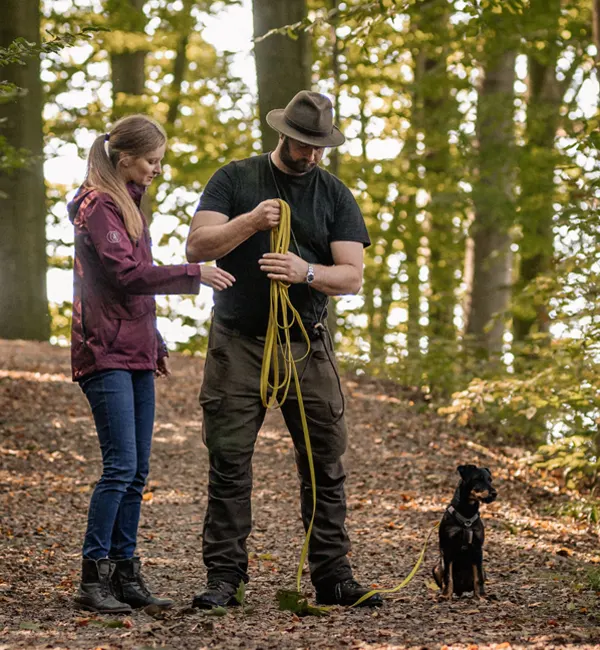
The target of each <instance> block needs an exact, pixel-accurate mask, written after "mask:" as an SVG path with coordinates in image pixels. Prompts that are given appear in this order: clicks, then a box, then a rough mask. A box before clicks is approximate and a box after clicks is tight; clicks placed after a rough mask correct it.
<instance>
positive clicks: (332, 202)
mask: <svg viewBox="0 0 600 650" xmlns="http://www.w3.org/2000/svg"><path fill="white" fill-rule="evenodd" d="M269 156H270V154H263V155H261V156H255V157H252V158H246V159H245V160H240V161H234V162H231V163H229V164H228V165H226V166H225V167H222V168H221V169H219V170H218V171H217V172H215V174H214V175H213V176H212V178H211V179H210V181H209V182H208V184H207V185H206V188H205V189H204V192H203V194H202V197H201V199H200V203H199V205H198V210H210V211H214V212H220V213H222V214H224V215H226V216H227V217H229V218H230V219H234V218H235V217H237V216H239V215H242V214H246V213H247V212H251V211H252V210H253V209H254V208H255V207H256V206H257V205H258V204H259V203H261V202H262V201H266V200H267V199H276V198H282V199H284V200H285V201H287V202H288V203H289V205H290V207H291V214H292V231H293V236H292V239H291V242H290V251H291V252H293V253H296V254H297V255H299V256H300V257H301V258H302V259H304V260H306V261H307V262H312V263H314V264H324V265H326V266H331V265H332V264H333V258H332V256H331V242H334V241H356V242H361V243H362V244H363V245H364V246H368V245H369V244H370V243H371V242H370V240H369V235H368V233H367V228H366V226H365V222H364V219H363V216H362V214H361V212H360V208H359V207H358V204H357V203H356V201H355V199H354V197H353V196H352V193H351V192H350V190H349V189H348V188H347V187H346V186H345V185H344V184H343V183H342V182H341V181H340V180H339V179H338V178H336V177H335V176H333V175H332V174H330V173H329V172H327V171H325V170H324V169H321V168H320V167H318V166H317V167H315V168H314V169H313V170H311V171H310V172H308V173H307V174H303V175H302V176H293V175H290V174H286V173H284V172H282V171H281V170H280V169H278V168H277V167H276V166H275V165H274V164H273V163H271V162H270V159H269ZM295 242H297V244H298V247H299V249H300V250H297V248H296V243H295ZM269 251H270V231H268V230H267V231H262V232H257V233H255V234H254V235H252V237H250V238H249V239H247V240H246V241H245V242H243V243H241V244H240V245H239V246H237V247H236V248H234V249H233V250H232V251H231V252H230V253H228V254H227V255H225V256H224V257H223V258H221V259H220V260H218V261H217V264H218V265H219V266H220V267H221V268H223V269H225V270H226V271H228V272H229V273H231V274H232V275H234V276H235V278H236V282H235V284H234V285H233V287H230V288H228V289H225V290H224V291H220V292H215V318H216V319H217V320H218V321H219V322H220V323H222V324H223V325H225V326H226V327H229V328H231V329H236V330H239V331H240V332H242V333H244V334H248V335H252V336H264V334H265V333H266V330H267V324H268V320H269V290H270V280H269V279H268V278H267V275H266V273H265V272H264V271H261V270H260V267H259V265H258V260H259V259H260V258H261V257H262V255H263V254H264V253H268V252H269ZM289 295H290V299H291V301H292V304H293V305H294V307H295V308H296V309H297V310H298V312H299V313H300V315H301V316H302V320H303V322H304V324H305V325H306V326H307V327H311V326H312V325H314V323H316V321H317V320H318V319H319V318H320V317H321V316H322V314H323V312H324V307H325V305H326V304H327V296H326V295H325V294H323V293H321V292H320V291H316V290H315V289H313V288H311V287H309V286H308V285H306V284H294V285H291V286H290V289H289Z"/></svg>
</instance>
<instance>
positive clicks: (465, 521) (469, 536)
mask: <svg viewBox="0 0 600 650" xmlns="http://www.w3.org/2000/svg"><path fill="white" fill-rule="evenodd" d="M446 512H449V513H450V514H451V515H452V516H453V517H454V519H456V521H458V523H459V524H460V525H461V526H462V527H463V528H464V529H465V531H464V532H465V533H466V535H465V537H466V540H465V544H464V545H463V547H462V550H463V551H464V550H466V549H467V548H468V547H469V546H470V545H471V544H472V543H473V528H472V526H473V524H474V523H475V522H476V521H477V520H478V519H479V513H478V512H476V513H475V514H474V515H473V516H472V517H468V518H467V517H463V516H462V515H461V514H460V512H458V511H457V510H456V508H454V506H448V508H447V509H446Z"/></svg>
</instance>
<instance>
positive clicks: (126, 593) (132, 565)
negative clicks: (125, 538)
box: [112, 557, 173, 609]
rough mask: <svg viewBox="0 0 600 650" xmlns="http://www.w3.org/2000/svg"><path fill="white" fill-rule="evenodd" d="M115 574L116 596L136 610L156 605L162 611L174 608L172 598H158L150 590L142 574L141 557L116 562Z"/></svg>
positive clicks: (113, 579) (113, 578)
mask: <svg viewBox="0 0 600 650" xmlns="http://www.w3.org/2000/svg"><path fill="white" fill-rule="evenodd" d="M114 564H115V572H114V573H113V575H112V587H113V591H114V594H115V596H116V597H117V598H118V599H119V600H120V601H121V602H123V603H127V604H128V605H131V606H132V607H133V608H134V609H139V608H140V607H147V606H148V605H154V606H155V607H160V609H169V607H172V606H173V601H172V600H171V599H170V598H157V597H156V596H154V595H153V594H152V593H151V591H150V590H149V589H148V587H147V585H146V583H145V582H144V578H143V577H142V573H141V568H142V567H141V562H140V558H139V557H133V558H129V559H128V560H114Z"/></svg>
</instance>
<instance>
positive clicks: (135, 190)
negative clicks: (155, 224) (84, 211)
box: [67, 182, 146, 223]
mask: <svg viewBox="0 0 600 650" xmlns="http://www.w3.org/2000/svg"><path fill="white" fill-rule="evenodd" d="M94 191H95V190H94V189H93V188H90V187H85V186H84V185H82V186H81V187H80V188H79V189H78V190H77V192H76V194H75V196H74V197H73V200H72V201H70V202H69V203H68V204H67V214H68V215H69V221H70V222H71V223H75V217H76V216H77V212H78V211H79V208H80V207H81V204H82V203H83V200H84V199H85V197H86V196H88V195H89V194H90V193H91V192H94ZM127 191H128V192H129V196H130V197H131V198H132V199H133V200H134V202H135V204H136V205H137V206H138V208H139V207H140V202H141V200H142V196H144V193H145V192H146V188H145V187H144V186H143V185H138V184H137V183H133V182H131V183H127Z"/></svg>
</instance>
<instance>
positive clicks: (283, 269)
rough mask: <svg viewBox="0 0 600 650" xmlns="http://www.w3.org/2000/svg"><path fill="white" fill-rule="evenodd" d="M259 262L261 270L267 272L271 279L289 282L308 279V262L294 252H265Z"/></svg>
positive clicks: (296, 282)
mask: <svg viewBox="0 0 600 650" xmlns="http://www.w3.org/2000/svg"><path fill="white" fill-rule="evenodd" d="M258 263H259V265H260V270H261V271H264V272H265V273H266V274H267V277H268V278H269V280H279V281H280V282H288V283H289V284H299V283H301V282H305V281H306V273H307V272H308V262H306V261H305V260H303V259H302V258H301V257H298V256H297V255H294V253H286V254H283V253H265V254H264V255H263V256H262V257H261V258H260V260H258Z"/></svg>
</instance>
